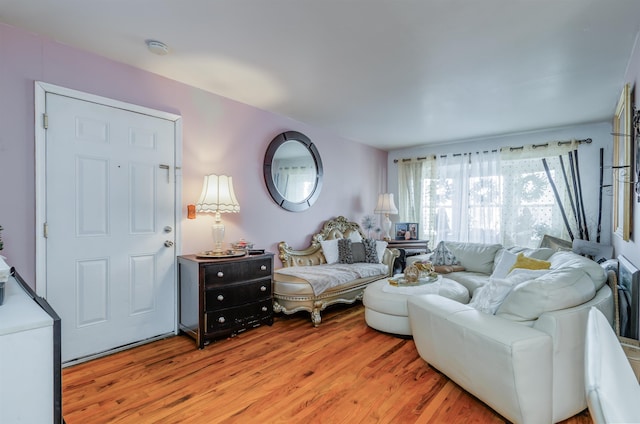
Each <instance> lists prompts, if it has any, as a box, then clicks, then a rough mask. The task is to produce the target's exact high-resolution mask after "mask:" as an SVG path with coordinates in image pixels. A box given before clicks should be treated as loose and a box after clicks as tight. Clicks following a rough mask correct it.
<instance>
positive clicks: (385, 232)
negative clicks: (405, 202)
mask: <svg viewBox="0 0 640 424" xmlns="http://www.w3.org/2000/svg"><path fill="white" fill-rule="evenodd" d="M373 212H374V213H380V214H384V219H383V220H382V238H383V240H390V239H391V237H390V236H389V230H390V229H391V219H389V215H390V214H393V215H395V214H397V213H398V208H396V204H395V203H394V202H393V193H382V194H380V195H379V196H378V204H377V205H376V208H375V210H374V211H373Z"/></svg>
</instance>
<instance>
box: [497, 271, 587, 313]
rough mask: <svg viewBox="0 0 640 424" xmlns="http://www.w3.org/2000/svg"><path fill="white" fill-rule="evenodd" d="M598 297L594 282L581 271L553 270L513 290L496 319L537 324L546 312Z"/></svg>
mask: <svg viewBox="0 0 640 424" xmlns="http://www.w3.org/2000/svg"><path fill="white" fill-rule="evenodd" d="M595 293H596V291H595V289H594V285H593V282H592V280H591V278H590V277H589V275H588V274H587V273H586V272H584V271H582V270H581V269H579V268H560V269H553V270H551V271H549V272H547V273H545V274H544V275H543V276H541V277H538V278H535V279H533V280H529V281H526V282H524V283H521V284H519V285H518V286H516V287H514V288H513V290H512V291H511V292H510V293H509V294H508V295H507V297H506V298H505V299H504V301H503V302H502V305H500V307H499V308H498V310H497V311H496V315H498V316H501V317H503V318H506V319H510V320H513V321H530V320H535V319H537V318H538V317H539V316H540V315H541V314H543V313H545V312H549V311H557V310H559V309H566V308H571V307H574V306H577V305H580V304H582V303H584V302H587V301H589V300H591V299H592V298H593V297H594V296H595Z"/></svg>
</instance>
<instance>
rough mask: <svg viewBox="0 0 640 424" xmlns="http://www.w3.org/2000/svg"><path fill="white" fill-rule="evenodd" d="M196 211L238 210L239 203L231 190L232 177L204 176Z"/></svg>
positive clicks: (220, 211)
mask: <svg viewBox="0 0 640 424" xmlns="http://www.w3.org/2000/svg"><path fill="white" fill-rule="evenodd" d="M196 212H211V213H216V212H218V213H225V212H240V204H239V203H238V200H237V199H236V194H235V193H234V192H233V178H232V177H229V176H227V175H215V174H211V175H207V176H206V177H204V183H203V184H202V193H200V198H199V199H198V201H197V202H196Z"/></svg>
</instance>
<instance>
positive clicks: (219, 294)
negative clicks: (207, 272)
mask: <svg viewBox="0 0 640 424" xmlns="http://www.w3.org/2000/svg"><path fill="white" fill-rule="evenodd" d="M266 298H269V299H271V278H267V279H263V280H257V281H251V282H247V283H231V284H223V285H219V284H216V285H213V286H209V287H207V288H206V289H205V294H204V309H205V310H207V311H210V310H212V309H225V308H230V307H233V306H237V305H242V304H244V303H249V302H255V301H256V300H259V299H266Z"/></svg>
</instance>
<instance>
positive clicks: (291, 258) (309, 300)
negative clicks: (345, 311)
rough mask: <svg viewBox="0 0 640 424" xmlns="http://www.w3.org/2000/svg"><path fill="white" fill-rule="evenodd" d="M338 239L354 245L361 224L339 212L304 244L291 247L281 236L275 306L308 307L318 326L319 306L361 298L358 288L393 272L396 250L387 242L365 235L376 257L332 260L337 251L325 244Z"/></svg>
mask: <svg viewBox="0 0 640 424" xmlns="http://www.w3.org/2000/svg"><path fill="white" fill-rule="evenodd" d="M338 239H348V240H351V242H352V243H353V246H354V248H355V246H356V244H358V243H363V241H364V240H365V239H366V236H365V234H364V232H363V231H362V229H361V228H360V225H358V224H357V223H355V222H350V221H347V219H346V218H345V217H343V216H339V217H337V218H334V219H330V220H328V221H326V222H325V223H324V225H323V227H322V230H321V231H320V232H319V233H317V234H314V235H313V236H312V238H311V245H310V246H308V247H307V248H305V249H302V250H296V249H293V248H291V247H290V246H289V245H288V244H287V243H286V242H284V241H283V242H280V243H279V244H278V250H279V257H280V260H281V261H282V265H283V268H280V269H278V270H276V271H275V272H274V279H273V298H274V301H273V309H274V311H275V312H282V313H285V314H293V313H296V312H299V311H307V312H309V313H310V314H311V321H312V323H313V325H314V326H318V325H319V324H320V322H321V320H322V318H321V316H320V312H321V311H323V310H324V309H325V308H326V307H327V306H329V305H333V304H336V303H347V304H348V303H354V302H355V301H357V300H362V293H363V291H364V289H365V287H366V286H367V285H368V284H369V283H372V282H373V281H377V280H379V279H381V278H385V277H390V276H391V275H392V273H393V263H394V261H395V259H396V258H397V257H398V256H399V252H398V250H397V249H388V248H386V242H382V241H379V240H377V241H370V242H371V243H375V248H376V257H377V258H378V260H377V261H376V263H368V262H355V261H354V263H336V262H335V259H336V258H335V255H336V253H335V252H333V251H332V252H329V251H327V249H328V248H329V246H332V247H333V246H334V245H336V243H337V240H338ZM331 240H333V241H331ZM369 240H370V239H369ZM323 245H324V246H323ZM336 248H337V247H336ZM354 257H355V255H354ZM328 258H329V260H328ZM356 260H357V258H356ZM328 262H329V263H328ZM316 279H319V280H321V281H315V280H316ZM318 283H320V284H318Z"/></svg>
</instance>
